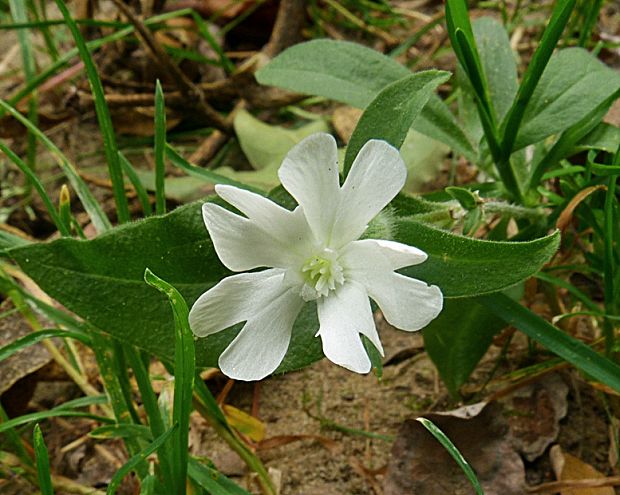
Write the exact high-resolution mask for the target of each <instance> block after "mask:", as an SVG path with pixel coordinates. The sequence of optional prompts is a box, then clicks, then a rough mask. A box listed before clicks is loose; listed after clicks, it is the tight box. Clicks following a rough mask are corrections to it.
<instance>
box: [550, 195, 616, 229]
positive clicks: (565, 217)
mask: <svg viewBox="0 0 620 495" xmlns="http://www.w3.org/2000/svg"><path fill="white" fill-rule="evenodd" d="M599 189H606V186H603V185H600V184H599V185H598V186H590V187H586V188H585V189H582V190H581V191H579V192H578V193H577V194H575V196H573V199H571V200H570V201H569V203H568V204H567V205H566V208H564V210H562V213H560V216H559V217H558V221H557V222H556V224H555V226H556V227H557V228H558V229H560V230H564V229H565V228H566V227H567V226H568V224H569V223H570V221H571V220H572V219H573V212H574V211H575V208H577V207H578V206H579V204H580V203H581V202H582V201H583V200H584V199H586V198H587V197H588V196H590V194H592V193H593V192H595V191H598V190H599Z"/></svg>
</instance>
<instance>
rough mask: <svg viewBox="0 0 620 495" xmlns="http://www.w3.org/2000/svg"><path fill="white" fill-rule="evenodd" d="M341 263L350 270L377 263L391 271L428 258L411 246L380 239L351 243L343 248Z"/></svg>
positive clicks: (416, 263)
mask: <svg viewBox="0 0 620 495" xmlns="http://www.w3.org/2000/svg"><path fill="white" fill-rule="evenodd" d="M342 256H343V257H342V263H343V264H344V265H345V266H346V267H349V268H351V269H361V270H363V269H364V268H365V267H367V266H369V265H375V264H377V263H384V262H385V263H387V266H389V268H390V269H391V270H398V269H399V268H403V267H405V266H410V265H418V264H420V263H422V262H424V261H426V258H428V256H427V254H426V253H425V252H424V251H422V250H421V249H418V248H416V247H413V246H408V245H407V244H402V243H400V242H394V241H384V240H380V239H362V240H360V241H353V242H351V243H349V244H348V245H347V246H346V247H345V248H344V252H343V255H342Z"/></svg>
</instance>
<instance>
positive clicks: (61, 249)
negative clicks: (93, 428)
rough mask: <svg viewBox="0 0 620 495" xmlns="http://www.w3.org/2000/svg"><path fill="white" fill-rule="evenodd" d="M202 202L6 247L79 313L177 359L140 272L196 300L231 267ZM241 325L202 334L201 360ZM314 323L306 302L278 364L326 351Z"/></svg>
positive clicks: (157, 302) (170, 330)
mask: <svg viewBox="0 0 620 495" xmlns="http://www.w3.org/2000/svg"><path fill="white" fill-rule="evenodd" d="M200 209H201V204H200V203H193V204H191V205H187V206H184V207H181V208H178V209H176V210H174V211H173V212H171V213H169V214H167V215H164V216H161V217H150V218H148V219H145V220H141V221H138V222H133V223H130V224H127V225H122V226H119V227H116V228H115V229H113V230H112V231H110V232H109V233H106V234H103V235H101V236H99V237H97V238H95V239H93V240H90V241H82V240H77V239H68V238H67V239H59V240H57V241H54V242H50V243H37V244H31V245H27V246H23V247H19V248H14V249H11V250H9V251H7V253H8V254H9V256H11V257H12V258H13V260H15V261H16V262H17V263H19V265H20V266H21V268H22V269H23V270H24V272H26V273H28V274H29V275H30V276H32V277H33V278H34V279H35V280H37V282H38V283H40V285H41V287H42V288H43V290H45V291H46V292H47V293H48V294H49V295H50V296H51V297H53V298H54V299H56V300H57V301H59V302H62V304H63V305H64V306H65V307H67V308H68V309H70V310H71V311H73V312H74V313H75V314H77V315H79V316H81V317H82V318H84V319H85V320H86V321H88V322H89V323H91V324H92V325H94V326H95V327H97V328H100V329H101V330H103V331H105V332H107V333H109V334H111V335H112V336H114V337H116V338H117V339H119V340H120V341H122V342H124V343H130V344H132V345H135V346H137V347H139V348H141V349H145V350H147V351H149V352H151V353H153V354H155V355H156V356H158V357H160V358H162V359H164V360H167V361H169V362H172V361H173V359H174V342H175V340H174V321H173V318H172V315H171V313H170V310H169V309H168V308H167V306H166V305H165V304H163V303H162V300H161V296H160V295H158V294H157V293H156V292H155V291H153V290H152V289H150V288H149V287H148V286H147V285H146V284H145V283H144V279H143V275H144V271H145V269H146V268H147V267H148V268H149V269H151V270H152V271H153V272H155V273H157V274H158V275H160V276H161V277H162V278H164V279H166V280H168V281H170V283H172V284H173V285H174V286H175V287H176V288H177V289H178V290H179V292H180V293H181V295H182V296H183V298H184V299H185V300H186V301H187V302H188V303H190V304H191V303H193V302H194V301H195V300H196V299H197V298H198V296H200V294H202V293H203V292H204V291H206V290H207V289H209V288H211V287H212V286H213V285H215V284H216V283H217V282H219V281H220V280H221V279H222V278H224V277H226V276H228V275H230V274H231V273H230V272H229V271H228V270H227V269H226V268H225V267H224V266H223V265H222V264H221V263H220V261H219V259H218V257H217V255H216V253H215V251H214V249H213V245H212V243H211V241H210V239H209V236H208V233H207V230H206V228H205V226H204V224H203V221H202V215H201V211H200ZM85 287H88V290H84V288H85ZM239 329H240V325H236V326H235V327H232V328H230V329H227V330H225V331H223V332H219V333H217V334H214V335H212V336H210V337H208V338H205V339H199V340H197V341H196V360H197V365H198V366H201V367H204V366H217V360H218V357H219V355H220V354H221V353H222V352H223V350H224V349H225V348H226V347H227V346H228V344H229V343H230V342H231V341H232V339H233V338H234V337H235V335H236V333H237V332H238V330H239ZM317 329H318V320H317V317H316V308H315V307H314V306H313V305H311V304H309V305H307V306H306V307H305V308H304V310H302V312H301V314H300V315H299V317H298V319H297V321H296V323H295V328H294V331H293V339H292V342H291V346H290V350H289V353H288V354H287V356H286V357H285V359H284V361H283V362H282V364H281V365H280V367H279V368H278V371H279V372H284V371H290V370H294V369H299V368H303V367H304V366H307V365H308V364H310V363H313V362H314V361H317V360H319V359H321V358H322V357H323V355H322V351H321V344H320V340H319V339H318V338H315V336H314V335H315V333H316V330H317Z"/></svg>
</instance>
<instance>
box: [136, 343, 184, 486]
mask: <svg viewBox="0 0 620 495" xmlns="http://www.w3.org/2000/svg"><path fill="white" fill-rule="evenodd" d="M127 359H128V360H129V364H130V366H131V368H132V369H133V373H134V377H135V379H136V383H137V384H138V389H139V390H140V396H141V397H142V405H143V406H144V411H145V412H146V416H147V418H148V420H149V427H150V431H151V434H152V437H153V438H157V437H160V436H161V435H163V434H164V432H165V431H166V428H165V426H164V421H163V418H162V416H161V413H160V411H159V407H158V405H157V396H156V395H155V391H154V390H153V387H152V385H151V380H150V377H149V373H148V368H147V366H146V365H145V363H144V361H143V360H142V358H141V356H140V354H139V353H138V351H137V350H136V349H135V348H134V347H131V348H129V349H127ZM157 458H158V459H159V464H160V466H161V469H162V471H163V478H164V485H165V486H166V490H167V491H168V492H170V493H172V492H173V491H174V486H173V485H172V483H173V472H172V452H170V451H168V450H167V449H160V450H158V451H157Z"/></svg>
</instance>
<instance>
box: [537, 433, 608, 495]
mask: <svg viewBox="0 0 620 495" xmlns="http://www.w3.org/2000/svg"><path fill="white" fill-rule="evenodd" d="M549 457H550V458H551V465H552V466H553V472H554V473H555V477H556V478H557V479H558V481H577V480H586V479H589V480H595V479H602V478H605V475H604V474H603V473H601V472H599V471H597V470H596V469H594V468H593V467H592V466H590V464H586V463H585V462H583V461H582V460H581V459H579V458H578V457H575V456H574V455H571V454H569V453H567V452H563V451H562V448H561V447H560V446H559V445H554V446H553V447H551V451H550V452H549ZM615 493H616V492H615V490H614V489H613V488H612V487H611V486H604V487H597V488H595V487H590V488H564V489H562V490H561V491H560V495H614V494H615Z"/></svg>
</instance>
